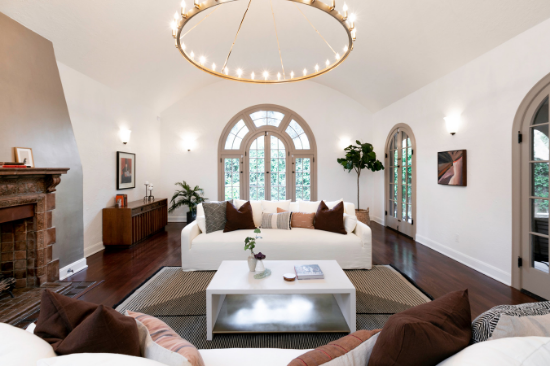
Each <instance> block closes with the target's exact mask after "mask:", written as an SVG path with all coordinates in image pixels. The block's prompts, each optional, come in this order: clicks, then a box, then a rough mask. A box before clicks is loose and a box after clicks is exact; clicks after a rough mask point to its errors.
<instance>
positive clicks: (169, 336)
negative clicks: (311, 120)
mask: <svg viewBox="0 0 550 367" xmlns="http://www.w3.org/2000/svg"><path fill="white" fill-rule="evenodd" d="M126 315H127V316H130V317H133V318H134V319H135V320H136V322H137V323H138V328H140V329H141V330H143V329H142V327H141V326H145V328H146V329H147V333H146V335H145V336H144V335H143V332H141V330H140V343H141V354H142V356H143V357H145V358H149V359H153V360H155V361H157V362H161V363H164V364H168V365H171V366H176V365H180V366H204V361H203V360H202V357H201V355H200V353H199V351H198V350H197V348H195V346H194V345H193V344H191V343H189V342H188V341H187V340H185V339H183V338H182V337H181V336H179V335H178V334H177V333H176V332H175V331H174V330H172V328H171V327H170V326H168V325H166V324H165V323H164V322H163V321H161V320H159V319H157V318H156V317H153V316H149V315H146V314H143V313H139V312H132V311H126ZM140 324H141V325H140ZM147 334H148V335H147Z"/></svg>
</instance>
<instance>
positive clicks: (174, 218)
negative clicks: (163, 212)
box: [168, 215, 187, 223]
mask: <svg viewBox="0 0 550 367" xmlns="http://www.w3.org/2000/svg"><path fill="white" fill-rule="evenodd" d="M168 223H187V216H183V215H169V216H168Z"/></svg>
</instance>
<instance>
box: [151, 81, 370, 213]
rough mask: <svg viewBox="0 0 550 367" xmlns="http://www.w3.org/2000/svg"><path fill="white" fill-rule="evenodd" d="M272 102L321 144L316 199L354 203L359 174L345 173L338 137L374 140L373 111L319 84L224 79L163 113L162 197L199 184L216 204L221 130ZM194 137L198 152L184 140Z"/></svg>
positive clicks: (318, 144) (364, 179) (179, 211)
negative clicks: (239, 115)
mask: <svg viewBox="0 0 550 367" xmlns="http://www.w3.org/2000/svg"><path fill="white" fill-rule="evenodd" d="M262 103H270V104H276V105H280V106H284V107H287V108H289V109H291V110H293V111H295V112H296V113H298V114H299V115H300V116H301V117H303V118H304V119H305V120H306V122H307V123H308V124H309V126H310V127H311V129H312V130H313V133H314V134H315V139H316V141H317V153H318V154H317V159H318V161H317V162H318V164H317V167H318V197H319V199H325V200H334V199H339V198H342V197H343V198H344V199H345V200H346V201H350V202H353V203H355V202H356V201H357V199H356V191H357V190H356V182H357V181H356V177H357V176H356V175H355V173H353V172H352V173H347V172H344V170H343V169H342V168H341V167H340V166H339V165H338V163H337V162H336V158H339V157H343V156H344V154H343V153H344V151H343V149H342V148H341V147H340V139H341V138H348V139H351V140H352V141H355V140H356V139H359V140H362V141H369V142H371V140H372V135H371V134H370V133H369V126H370V119H371V114H370V112H369V111H368V110H367V109H366V108H364V107H363V106H361V105H360V104H359V103H357V102H356V101H354V100H352V99H351V98H349V97H347V96H345V95H344V94H342V93H340V92H337V91H335V90H333V89H331V88H328V87H325V86H323V85H320V84H317V83H315V82H301V83H291V84H287V85H269V86H264V85H253V84H245V83H235V82H228V81H220V82H217V83H214V84H212V85H210V86H208V87H205V88H203V89H199V90H197V91H195V92H194V93H193V94H192V95H189V96H187V97H186V98H185V99H183V100H181V101H180V102H178V103H176V104H175V105H173V106H171V107H170V108H168V109H167V110H165V111H164V112H162V115H161V121H162V124H161V126H162V128H161V130H162V132H161V161H162V165H163V167H164V168H163V170H162V176H161V182H162V191H161V192H162V195H163V196H165V197H171V195H172V194H173V192H174V190H175V186H174V183H175V182H176V181H182V180H185V181H187V182H188V183H189V184H191V185H199V186H201V187H202V188H203V189H204V190H205V196H206V197H208V198H209V199H211V200H218V171H217V168H218V142H219V139H220V135H221V133H222V130H223V129H224V127H225V126H226V124H227V123H228V122H229V120H230V119H231V118H232V117H233V116H235V115H236V114H237V113H238V112H240V111H242V110H243V109H245V108H247V107H251V106H254V105H258V104H262ZM189 137H191V138H192V139H194V140H195V148H194V149H192V151H191V152H187V151H186V150H184V149H183V147H182V142H183V141H185V140H187V139H189ZM367 175H368V174H367V173H365V177H364V178H363V177H362V181H363V184H362V186H363V187H362V199H361V202H362V205H363V206H364V205H365V204H366V202H367V195H369V194H370V193H368V192H367V191H366V184H365V182H366V176H367ZM186 211H187V209H185V210H177V211H174V213H173V214H171V215H170V217H169V218H170V220H171V221H183V220H184V214H185V212H186Z"/></svg>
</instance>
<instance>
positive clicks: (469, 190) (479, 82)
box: [371, 21, 550, 284]
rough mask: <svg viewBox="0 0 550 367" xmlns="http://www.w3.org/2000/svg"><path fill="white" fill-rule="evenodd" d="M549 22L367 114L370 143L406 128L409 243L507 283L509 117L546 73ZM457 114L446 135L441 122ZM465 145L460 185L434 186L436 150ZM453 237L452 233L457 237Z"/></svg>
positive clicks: (513, 136)
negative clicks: (410, 157)
mask: <svg viewBox="0 0 550 367" xmlns="http://www.w3.org/2000/svg"><path fill="white" fill-rule="evenodd" d="M548 45H550V21H545V22H543V23H541V24H540V25H537V26H536V27H534V28H532V29H530V30H528V31H526V32H524V33H523V34H520V35H519V36H517V37H515V38H513V39H511V40H509V41H507V42H506V43H504V44H502V45H501V46H499V47H497V48H496V49H494V50H492V51H490V52H488V53H486V54H484V55H483V56H481V57H479V58H478V59H476V60H474V61H472V62H470V63H469V64H467V65H465V66H463V67H461V68H460V69H458V70H456V71H455V72H453V73H451V74H449V75H447V76H445V77H443V78H441V79H439V80H437V81H435V82H433V83H431V84H430V85H428V86H426V87H424V88H422V89H420V90H418V91H416V92H415V93H413V94H411V95H409V96H407V97H405V98H403V99H402V100H400V101H398V102H396V103H394V104H392V105H390V106H389V107H387V108H385V109H383V110H381V111H379V112H377V113H376V114H374V116H373V119H374V126H375V139H374V142H375V143H376V144H375V147H376V148H377V153H378V154H383V153H384V144H385V141H386V138H387V136H388V134H389V132H390V130H391V128H392V127H393V126H394V125H395V124H397V123H400V122H403V123H406V124H408V125H409V126H411V127H412V130H413V132H414V135H415V136H416V142H417V149H416V151H415V154H417V157H416V162H417V218H414V219H415V224H416V225H417V238H416V239H417V241H418V242H420V243H422V244H424V245H426V246H429V247H431V248H433V249H435V250H437V251H439V252H442V253H444V254H446V255H448V256H450V257H452V258H454V259H456V260H458V261H460V262H462V263H464V264H466V265H468V266H470V267H473V268H474V269H477V270H478V271H480V272H483V273H485V274H487V275H489V276H491V277H493V278H495V279H497V280H499V281H501V282H503V283H505V284H510V283H511V264H512V259H511V254H512V247H511V246H512V243H511V237H512V234H511V224H512V179H511V174H512V172H511V167H512V163H511V154H512V153H511V144H512V143H513V142H515V141H516V142H517V132H516V131H512V124H513V120H514V116H515V113H516V110H517V108H518V107H519V104H520V103H521V101H522V99H523V98H524V97H525V95H526V94H527V92H528V91H529V90H530V89H531V88H532V87H533V86H534V85H535V84H536V83H537V82H538V81H539V80H540V79H542V78H543V77H544V76H545V75H546V74H548V73H549V72H550V48H549V47H548ZM454 113H460V114H461V115H462V124H461V126H460V129H459V131H458V132H457V134H456V135H455V136H451V135H450V134H449V133H448V132H447V130H446V128H445V124H444V121H443V118H444V117H445V116H448V115H451V114H454ZM455 149H467V150H468V186H467V187H449V186H440V185H438V184H437V152H438V151H445V150H455ZM373 184H374V190H375V192H377V193H378V195H376V196H374V197H375V198H377V200H375V201H374V202H373V203H372V206H373V207H374V208H373V209H371V212H373V211H374V213H373V214H374V216H375V217H378V218H383V217H384V215H383V211H384V199H383V198H384V195H383V193H384V177H383V176H382V175H379V176H376V177H375V179H374V181H373ZM457 236H458V238H457Z"/></svg>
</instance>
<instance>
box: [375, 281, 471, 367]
mask: <svg viewBox="0 0 550 367" xmlns="http://www.w3.org/2000/svg"><path fill="white" fill-rule="evenodd" d="M470 320H471V314H470V303H469V301H468V291H467V290H464V291H457V292H452V293H449V294H447V295H445V296H443V297H440V298H438V299H436V300H434V301H432V302H428V303H424V304H422V305H420V306H416V307H413V308H410V309H408V310H406V311H403V312H400V313H397V314H395V315H392V316H391V317H390V318H389V319H388V321H387V322H386V324H384V328H383V329H382V331H381V332H380V336H379V337H378V340H377V341H376V345H375V346H374V348H373V350H372V355H371V357H370V360H369V366H394V365H409V366H410V365H412V366H420V365H423V366H433V365H435V364H437V363H440V362H441V361H443V360H444V359H445V358H448V357H450V356H452V355H453V354H455V353H458V352H459V351H461V350H462V349H464V348H466V347H467V346H468V343H469V342H470V338H471V336H472V331H471V328H470Z"/></svg>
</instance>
